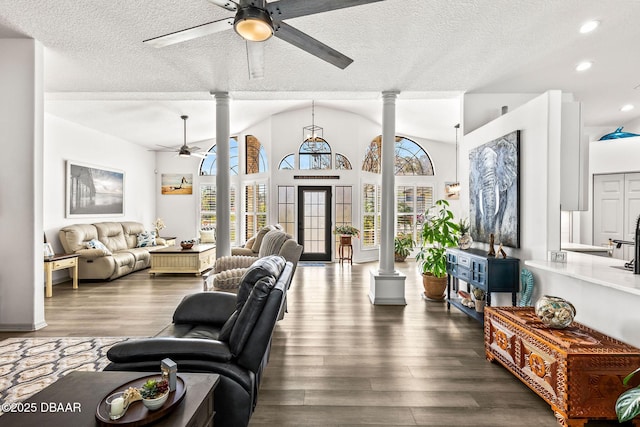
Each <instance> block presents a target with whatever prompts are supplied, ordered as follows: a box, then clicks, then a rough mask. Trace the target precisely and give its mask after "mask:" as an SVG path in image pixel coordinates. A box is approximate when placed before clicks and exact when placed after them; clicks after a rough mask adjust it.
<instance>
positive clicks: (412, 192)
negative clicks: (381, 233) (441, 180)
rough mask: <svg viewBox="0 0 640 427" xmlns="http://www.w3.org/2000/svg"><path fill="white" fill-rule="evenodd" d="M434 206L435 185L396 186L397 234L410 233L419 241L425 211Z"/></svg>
mask: <svg viewBox="0 0 640 427" xmlns="http://www.w3.org/2000/svg"><path fill="white" fill-rule="evenodd" d="M431 206H433V187H420V186H411V185H409V186H407V185H401V186H397V187H396V234H399V233H403V234H409V235H411V236H412V237H413V240H416V241H417V238H418V233H419V232H420V230H419V229H420V227H421V226H422V222H423V220H424V212H425V211H426V210H427V209H428V208H429V207H431Z"/></svg>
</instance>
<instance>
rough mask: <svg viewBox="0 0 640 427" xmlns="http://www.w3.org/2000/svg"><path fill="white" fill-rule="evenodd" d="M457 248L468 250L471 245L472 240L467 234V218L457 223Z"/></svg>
mask: <svg viewBox="0 0 640 427" xmlns="http://www.w3.org/2000/svg"><path fill="white" fill-rule="evenodd" d="M458 235H459V236H460V237H459V238H458V247H459V248H460V249H469V248H470V247H471V244H472V243H473V239H472V238H471V235H470V234H469V220H468V219H467V218H462V219H461V220H460V222H458Z"/></svg>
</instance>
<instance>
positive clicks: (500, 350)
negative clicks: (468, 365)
mask: <svg viewBox="0 0 640 427" xmlns="http://www.w3.org/2000/svg"><path fill="white" fill-rule="evenodd" d="M484 338H485V351H486V356H487V359H488V360H490V361H493V360H497V361H498V362H500V363H501V364H502V365H504V366H505V367H506V368H507V369H508V370H509V371H511V372H512V373H513V374H514V375H515V376H517V377H518V378H519V379H520V380H521V381H522V382H524V383H525V384H526V385H528V386H529V388H531V389H532V390H533V391H535V392H536V393H537V394H538V395H539V396H540V397H542V398H543V399H544V400H546V401H547V403H549V404H550V405H551V409H552V410H553V411H554V413H555V415H556V418H557V419H558V422H559V423H560V424H561V425H563V426H572V427H574V426H583V425H584V424H585V423H586V422H587V421H588V420H589V419H611V420H615V419H617V418H616V413H615V402H616V399H617V398H618V396H619V395H620V393H622V392H623V391H624V390H626V389H628V388H629V387H625V386H624V385H623V384H622V380H623V378H624V377H625V376H626V375H627V374H629V373H631V372H633V371H634V370H635V369H637V368H638V367H640V349H638V348H635V347H632V346H630V345H627V344H625V343H623V342H620V341H618V340H615V339H613V338H611V337H608V336H606V335H603V334H601V333H599V332H597V331H594V330H593V329H590V328H588V327H586V326H584V325H581V324H579V323H576V322H574V323H573V324H572V325H571V326H570V327H568V328H566V329H551V328H548V327H546V326H545V325H543V324H542V322H540V320H539V319H538V317H537V316H536V315H535V313H534V311H533V308H531V307H487V308H485V317H484ZM634 379H636V378H634ZM637 384H638V381H637V380H636V382H635V383H633V385H637ZM634 425H635V426H640V420H634Z"/></svg>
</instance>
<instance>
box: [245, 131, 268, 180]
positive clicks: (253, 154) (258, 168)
mask: <svg viewBox="0 0 640 427" xmlns="http://www.w3.org/2000/svg"><path fill="white" fill-rule="evenodd" d="M245 146H246V165H247V175H249V174H252V173H263V172H267V152H266V150H265V149H264V147H263V146H262V144H260V141H259V140H258V138H256V137H255V136H253V135H247V136H246V138H245Z"/></svg>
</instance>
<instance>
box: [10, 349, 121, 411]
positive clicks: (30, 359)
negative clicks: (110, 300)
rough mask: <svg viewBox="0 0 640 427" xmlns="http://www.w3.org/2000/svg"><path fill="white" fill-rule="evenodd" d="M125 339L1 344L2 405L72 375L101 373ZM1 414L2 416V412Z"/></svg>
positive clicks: (28, 395)
mask: <svg viewBox="0 0 640 427" xmlns="http://www.w3.org/2000/svg"><path fill="white" fill-rule="evenodd" d="M127 339H129V338H124V337H103V338H94V337H91V338H8V339H6V340H3V341H0V402H4V403H14V402H20V401H22V400H25V399H27V398H29V397H30V396H32V395H34V394H35V393H37V392H39V391H40V390H42V389H43V388H45V387H47V386H48V385H49V384H51V383H53V382H55V381H56V380H57V379H58V378H60V377H62V376H65V375H67V374H68V373H69V372H72V371H102V370H103V369H104V367H105V366H107V365H108V363H109V360H108V359H107V357H106V355H107V350H109V348H111V346H113V345H114V344H116V343H118V342H121V341H125V340H127ZM0 414H2V412H0Z"/></svg>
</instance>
